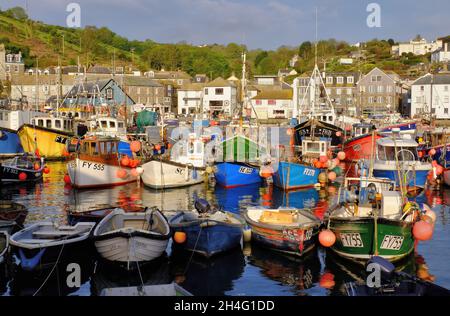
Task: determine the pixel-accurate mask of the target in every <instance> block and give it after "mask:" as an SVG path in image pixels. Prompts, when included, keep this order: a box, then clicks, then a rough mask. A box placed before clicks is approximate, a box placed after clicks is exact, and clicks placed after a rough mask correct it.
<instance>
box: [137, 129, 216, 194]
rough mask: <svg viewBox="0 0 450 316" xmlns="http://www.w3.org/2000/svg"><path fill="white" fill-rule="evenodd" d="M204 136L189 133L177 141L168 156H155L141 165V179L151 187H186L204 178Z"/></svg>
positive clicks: (205, 159) (205, 163) (205, 161)
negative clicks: (166, 157)
mask: <svg viewBox="0 0 450 316" xmlns="http://www.w3.org/2000/svg"><path fill="white" fill-rule="evenodd" d="M207 141H208V139H207V138H206V136H205V137H196V135H195V133H192V134H190V135H189V139H188V140H184V141H180V142H178V143H177V144H176V145H175V146H174V147H173V148H172V150H171V152H170V158H169V159H164V158H163V157H162V156H156V157H154V158H153V159H151V160H150V161H148V162H146V163H145V164H143V165H142V169H143V171H144V172H143V174H142V181H143V182H144V184H145V185H146V186H148V187H150V188H153V189H167V188H178V187H186V186H191V185H195V184H199V183H202V182H203V181H204V180H205V177H204V176H205V174H206V167H207V158H206V154H205V148H206V142H207Z"/></svg>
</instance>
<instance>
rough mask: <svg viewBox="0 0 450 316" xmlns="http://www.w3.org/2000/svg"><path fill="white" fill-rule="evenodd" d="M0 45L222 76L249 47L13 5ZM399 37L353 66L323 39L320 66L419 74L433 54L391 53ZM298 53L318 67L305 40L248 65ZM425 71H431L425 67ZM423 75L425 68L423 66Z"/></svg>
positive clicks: (4, 14) (72, 60)
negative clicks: (163, 38)
mask: <svg viewBox="0 0 450 316" xmlns="http://www.w3.org/2000/svg"><path fill="white" fill-rule="evenodd" d="M0 43H4V44H5V46H6V49H7V51H10V52H17V51H19V50H20V51H22V53H23V56H24V60H25V64H26V67H27V68H29V67H35V66H36V62H37V60H38V63H39V67H47V66H55V65H56V64H57V60H58V58H60V60H61V64H62V65H76V64H77V60H78V59H79V60H80V63H81V64H82V65H88V66H91V65H104V66H111V65H112V60H113V56H115V63H116V65H117V66H127V67H131V66H133V67H134V68H137V69H140V70H143V71H145V70H148V69H150V68H151V69H156V70H160V69H163V68H164V69H165V70H177V69H180V70H184V71H186V72H187V73H189V74H191V75H195V74H200V73H201V74H207V75H208V76H212V77H213V78H216V77H218V76H222V77H227V76H230V75H231V74H232V73H235V74H236V75H238V76H239V74H240V72H241V54H242V51H243V50H247V49H246V47H245V46H243V45H238V44H235V43H231V44H228V45H226V46H225V45H218V44H213V45H208V46H204V47H198V46H194V45H189V44H187V43H178V44H160V43H155V42H154V41H152V40H145V41H130V40H128V39H126V38H124V37H122V36H120V35H118V34H116V33H114V32H112V31H111V30H109V29H108V28H106V27H100V28H98V27H94V26H86V27H85V28H83V29H75V28H67V27H61V26H55V25H48V24H45V23H43V22H39V21H33V20H30V19H29V18H28V17H27V15H26V13H25V11H24V10H23V9H22V8H20V7H16V8H12V9H9V10H7V11H0ZM63 43H64V44H63ZM393 44H394V41H393V40H389V41H385V40H372V41H369V42H367V43H366V44H365V46H364V50H365V51H366V59H364V60H362V61H361V62H358V63H354V64H353V65H350V66H345V65H341V64H340V63H339V58H341V57H348V56H349V54H350V53H351V52H352V51H354V50H356V48H354V47H351V46H350V45H349V44H348V43H346V42H343V41H336V40H334V39H330V40H324V41H320V42H319V43H318V55H319V62H320V67H321V68H322V67H324V63H326V67H327V71H360V70H361V71H363V72H368V71H370V70H371V69H372V68H374V67H380V68H382V69H385V70H393V71H396V72H398V73H399V74H400V75H408V74H410V73H411V71H412V72H414V69H416V68H417V65H421V64H422V63H423V64H424V65H425V67H423V66H422V68H427V65H428V64H429V59H430V56H419V57H417V56H413V55H409V56H403V57H401V58H398V57H391V54H390V51H391V46H392V45H393ZM296 54H298V55H299V56H300V57H301V58H300V61H299V62H298V63H297V65H296V67H295V68H296V70H297V72H298V73H304V72H307V71H311V70H312V68H313V66H314V47H313V44H312V43H310V42H304V43H302V44H301V45H299V47H287V46H282V47H280V48H279V49H277V50H275V51H264V50H250V51H248V57H247V58H248V65H247V66H248V69H249V72H250V75H252V74H277V72H278V69H280V68H286V67H287V66H288V65H289V60H290V59H291V58H292V57H293V56H294V55H296ZM422 71H425V70H422ZM418 72H419V74H420V72H421V70H418Z"/></svg>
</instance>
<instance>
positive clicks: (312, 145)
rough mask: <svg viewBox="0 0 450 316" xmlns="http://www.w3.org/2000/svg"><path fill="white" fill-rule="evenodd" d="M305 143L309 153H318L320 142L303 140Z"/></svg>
mask: <svg viewBox="0 0 450 316" xmlns="http://www.w3.org/2000/svg"><path fill="white" fill-rule="evenodd" d="M305 145H306V151H307V152H311V153H318V152H320V143H316V142H305Z"/></svg>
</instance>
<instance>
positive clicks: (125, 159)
mask: <svg viewBox="0 0 450 316" xmlns="http://www.w3.org/2000/svg"><path fill="white" fill-rule="evenodd" d="M120 164H121V165H122V166H124V167H128V166H129V165H130V158H128V156H125V157H123V158H122V159H121V160H120Z"/></svg>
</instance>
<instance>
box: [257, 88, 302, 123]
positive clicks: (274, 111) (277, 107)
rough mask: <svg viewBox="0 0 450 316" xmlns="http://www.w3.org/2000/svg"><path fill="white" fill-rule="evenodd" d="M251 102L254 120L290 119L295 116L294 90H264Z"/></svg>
mask: <svg viewBox="0 0 450 316" xmlns="http://www.w3.org/2000/svg"><path fill="white" fill-rule="evenodd" d="M250 102H251V104H252V108H253V110H252V118H258V119H260V120H267V119H289V118H291V117H292V115H293V110H294V106H293V100H292V89H283V90H273V89H270V90H262V91H260V92H259V93H258V94H257V95H256V96H255V97H253V98H252V99H251V100H250ZM255 112H256V113H255Z"/></svg>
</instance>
